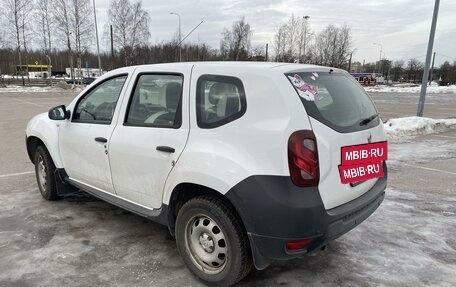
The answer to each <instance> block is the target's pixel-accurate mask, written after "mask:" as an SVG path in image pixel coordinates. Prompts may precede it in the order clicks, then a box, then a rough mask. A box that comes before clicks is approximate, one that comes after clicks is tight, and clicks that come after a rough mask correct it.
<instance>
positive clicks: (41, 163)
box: [35, 146, 57, 200]
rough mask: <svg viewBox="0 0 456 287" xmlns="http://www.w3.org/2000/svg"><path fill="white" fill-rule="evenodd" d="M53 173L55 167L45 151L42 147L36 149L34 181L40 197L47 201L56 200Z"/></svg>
mask: <svg viewBox="0 0 456 287" xmlns="http://www.w3.org/2000/svg"><path fill="white" fill-rule="evenodd" d="M54 172H55V165H54V162H53V161H52V158H51V155H50V154H49V152H48V151H47V149H46V148H45V147H44V146H39V147H37V148H36V151H35V174H36V181H37V183H38V189H39V190H40V193H41V195H42V196H43V197H44V198H45V199H47V200H55V199H57V188H56V185H55V178H54Z"/></svg>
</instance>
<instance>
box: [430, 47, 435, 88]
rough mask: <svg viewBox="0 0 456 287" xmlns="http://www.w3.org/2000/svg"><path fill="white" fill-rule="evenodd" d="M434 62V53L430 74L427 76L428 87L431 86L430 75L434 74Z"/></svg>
mask: <svg viewBox="0 0 456 287" xmlns="http://www.w3.org/2000/svg"><path fill="white" fill-rule="evenodd" d="M434 61H435V52H434V56H433V57H432V65H431V74H430V75H429V85H431V83H432V74H433V73H434Z"/></svg>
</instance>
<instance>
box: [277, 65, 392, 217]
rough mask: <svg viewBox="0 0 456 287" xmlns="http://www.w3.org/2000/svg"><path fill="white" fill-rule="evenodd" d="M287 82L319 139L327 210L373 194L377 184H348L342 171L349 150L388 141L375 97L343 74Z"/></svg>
mask: <svg viewBox="0 0 456 287" xmlns="http://www.w3.org/2000/svg"><path fill="white" fill-rule="evenodd" d="M285 76H286V77H287V78H288V80H289V81H290V83H291V84H292V85H293V86H294V88H295V90H296V92H297V95H298V96H299V98H300V99H301V102H302V103H303V106H304V108H305V111H306V112H307V115H308V116H309V120H310V123H311V125H312V130H313V132H314V134H315V137H316V142H317V147H318V162H319V171H320V178H319V186H318V187H319V190H320V195H321V198H322V200H323V203H324V205H325V208H326V209H331V208H334V207H337V206H339V205H341V204H344V203H346V202H348V201H351V200H353V199H355V198H357V197H359V196H361V195H362V194H364V193H365V192H367V191H368V190H369V189H370V188H372V186H373V185H374V184H375V182H376V181H377V178H374V177H373V176H371V175H370V176H369V178H370V179H367V180H358V177H356V178H357V182H353V178H352V179H351V183H345V184H344V183H342V179H341V178H342V174H340V173H339V165H341V164H342V160H341V157H342V151H341V150H342V148H343V147H348V146H355V145H366V144H369V143H376V142H383V141H385V134H384V131H383V125H382V123H381V121H380V119H379V117H378V114H377V110H376V108H375V106H374V104H373V102H372V100H371V99H370V97H369V96H368V95H367V93H366V92H365V91H364V89H363V88H362V87H361V86H360V85H359V83H358V82H357V81H356V80H355V79H354V78H353V77H351V76H350V75H349V74H348V73H346V72H344V71H341V70H337V69H331V68H318V70H315V71H312V70H309V69H306V70H302V71H299V70H298V71H290V72H288V73H285ZM368 146H369V145H366V147H368ZM345 149H346V148H344V150H345ZM343 167H344V168H347V167H348V165H343ZM381 169H382V170H383V167H382V168H381ZM379 174H380V173H378V174H376V176H378V175H379ZM344 182H347V179H346V178H345V177H344Z"/></svg>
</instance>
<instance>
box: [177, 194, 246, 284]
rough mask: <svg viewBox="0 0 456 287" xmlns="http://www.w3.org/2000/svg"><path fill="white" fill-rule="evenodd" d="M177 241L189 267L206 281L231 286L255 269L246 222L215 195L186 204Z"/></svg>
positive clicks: (179, 225)
mask: <svg viewBox="0 0 456 287" xmlns="http://www.w3.org/2000/svg"><path fill="white" fill-rule="evenodd" d="M176 241H177V247H178V249H179V252H180V254H181V256H182V258H183V260H184V262H185V264H186V265H187V267H188V268H189V269H190V271H191V272H192V273H193V274H194V275H196V276H197V277H198V278H200V279H201V280H202V281H204V282H205V283H206V284H209V285H216V286H230V285H232V284H235V283H236V282H238V281H239V280H241V279H242V278H244V277H245V276H246V275H247V274H248V273H249V272H250V270H251V269H252V258H251V253H250V248H249V244H248V238H247V236H246V234H245V232H244V230H243V228H242V223H241V222H240V220H239V218H238V217H237V216H236V214H235V213H234V211H233V210H231V208H229V207H228V206H226V205H225V204H224V203H223V201H221V200H219V199H217V198H215V197H211V196H201V197H196V198H193V199H191V200H189V201H188V202H186V203H185V204H184V205H183V206H182V208H181V209H180V210H179V214H178V216H177V220H176Z"/></svg>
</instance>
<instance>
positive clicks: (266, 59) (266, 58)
mask: <svg viewBox="0 0 456 287" xmlns="http://www.w3.org/2000/svg"><path fill="white" fill-rule="evenodd" d="M268 48H269V45H268V44H266V57H265V61H266V62H267V61H268Z"/></svg>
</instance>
